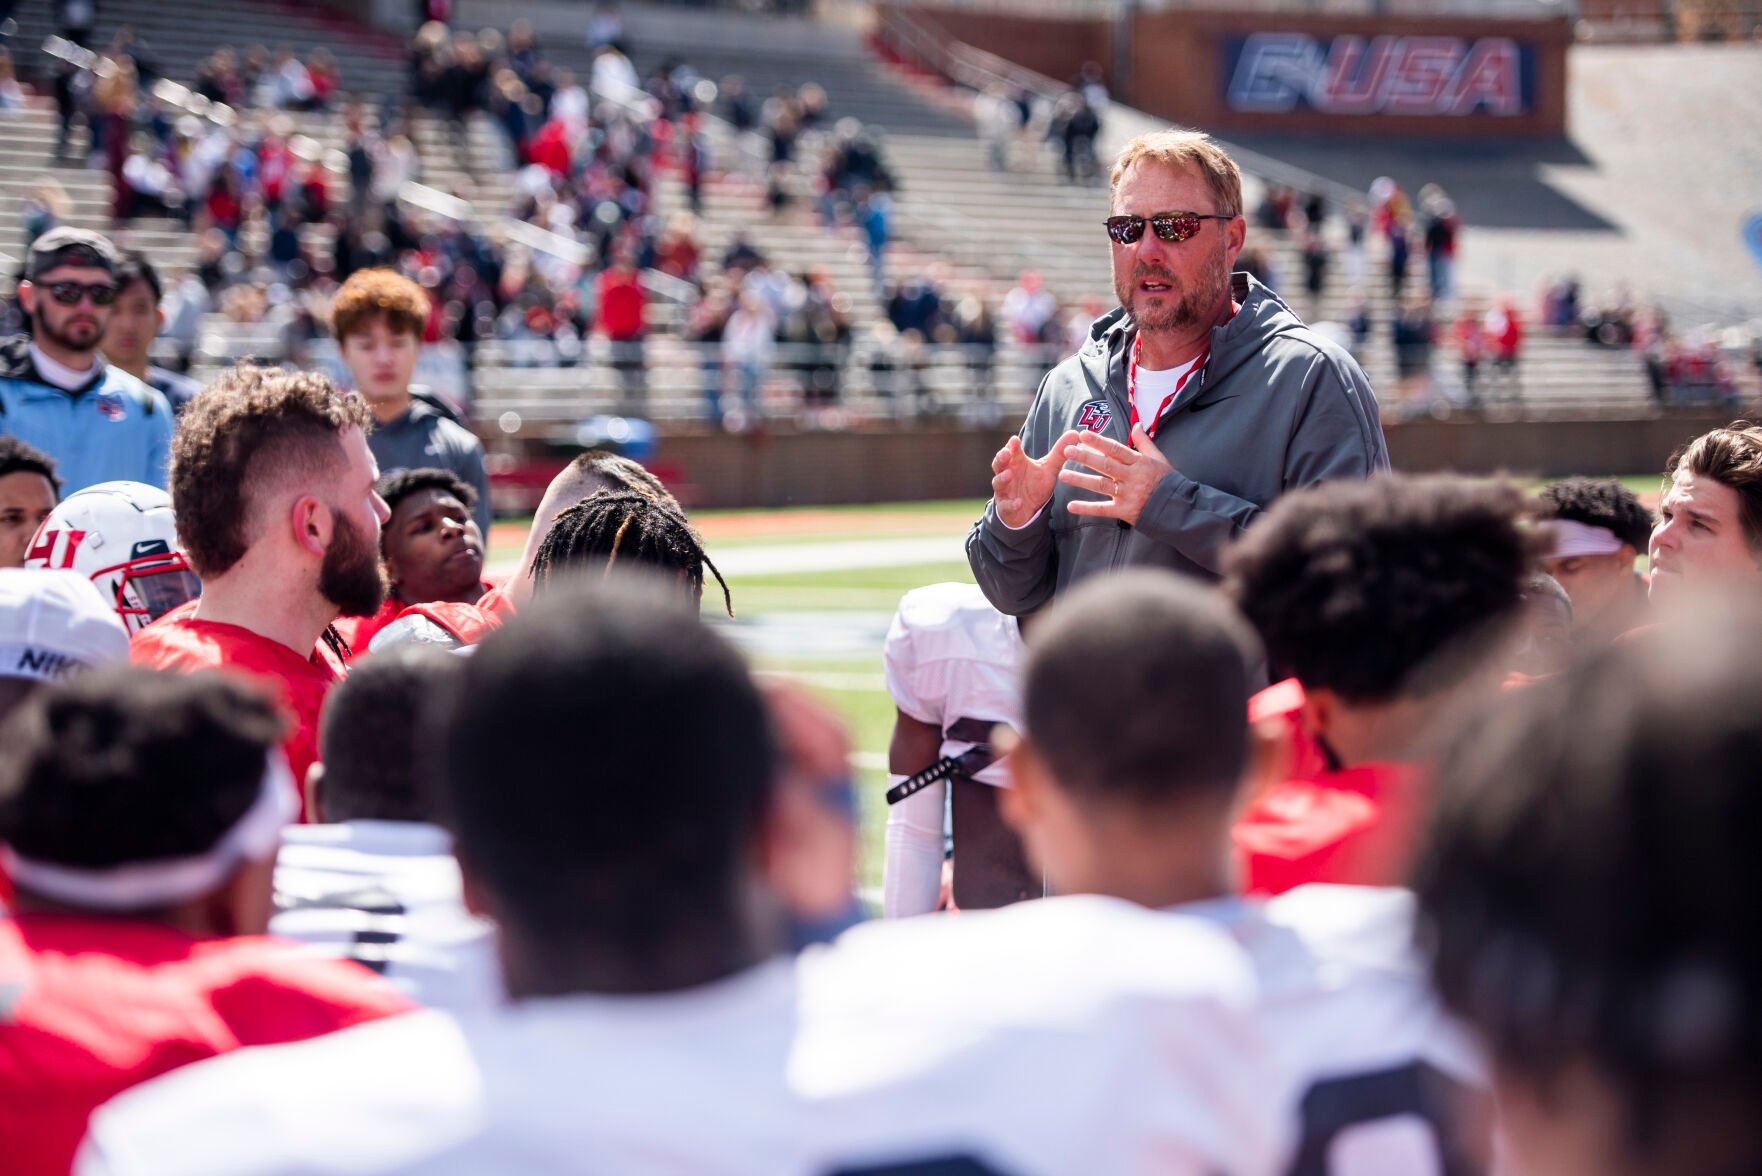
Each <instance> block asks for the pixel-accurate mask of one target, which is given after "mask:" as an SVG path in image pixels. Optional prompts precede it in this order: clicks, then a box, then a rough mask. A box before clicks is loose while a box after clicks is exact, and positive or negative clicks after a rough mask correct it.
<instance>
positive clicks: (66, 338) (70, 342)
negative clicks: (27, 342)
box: [31, 308, 104, 355]
mask: <svg viewBox="0 0 1762 1176" xmlns="http://www.w3.org/2000/svg"><path fill="white" fill-rule="evenodd" d="M49 314H50V312H49V310H48V309H47V308H42V309H40V310H39V312H38V313H37V314H36V315H35V316H34V318H33V319H32V321H31V329H32V330H33V331H34V332H35V333H36V334H39V335H41V336H43V337H44V338H45V339H47V340H49V341H50V342H51V343H53V344H55V345H56V346H57V347H60V348H61V349H63V350H64V351H71V352H74V353H75V354H80V353H84V354H88V355H89V354H91V353H92V352H94V351H96V350H98V344H99V342H100V341H102V340H103V338H104V324H102V323H100V322H99V321H98V320H97V319H95V318H92V317H89V316H88V317H85V318H83V319H82V320H81V321H78V322H75V321H73V320H74V319H75V318H76V315H73V314H70V315H68V318H67V321H66V322H62V323H55V322H51V321H50V319H49Z"/></svg>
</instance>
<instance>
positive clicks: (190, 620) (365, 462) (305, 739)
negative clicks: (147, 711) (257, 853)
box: [130, 364, 387, 780]
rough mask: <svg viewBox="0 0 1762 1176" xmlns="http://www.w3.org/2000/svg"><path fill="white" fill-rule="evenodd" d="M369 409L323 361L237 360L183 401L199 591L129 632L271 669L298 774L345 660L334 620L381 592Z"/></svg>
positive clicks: (153, 659) (161, 664)
mask: <svg viewBox="0 0 1762 1176" xmlns="http://www.w3.org/2000/svg"><path fill="white" fill-rule="evenodd" d="M371 420H372V417H371V415H370V414H369V413H368V411H367V406H366V405H365V404H364V403H362V401H361V399H360V397H358V396H354V395H347V396H345V395H343V394H342V393H340V392H338V391H337V389H336V387H335V386H334V385H333V384H331V382H330V381H329V380H328V379H326V378H325V377H323V376H321V375H317V374H314V373H311V372H289V371H280V370H273V369H269V368H257V367H250V366H246V365H243V364H241V365H240V366H238V367H235V368H233V369H232V370H231V371H228V372H225V373H223V374H222V375H221V376H220V377H218V378H217V379H216V380H215V381H214V382H213V383H212V384H210V385H209V388H208V391H207V393H206V394H204V395H201V396H198V397H196V398H195V399H194V400H192V401H191V402H190V406H189V408H187V409H186V410H185V411H184V415H183V418H182V420H181V422H180V423H179V425H178V430H177V436H176V437H175V438H174V440H173V443H172V461H171V497H172V504H173V506H174V507H175V509H176V511H177V527H178V536H179V538H180V539H181V540H182V546H183V550H184V551H185V553H186V554H187V555H188V557H189V561H190V566H191V567H192V568H193V569H195V572H196V574H197V575H199V576H201V577H202V595H201V597H200V598H199V599H198V600H197V601H196V602H195V603H194V607H193V608H183V609H178V610H176V611H174V612H173V613H172V614H170V615H168V616H166V617H164V618H162V619H161V620H160V621H158V622H157V623H156V624H153V625H151V626H149V627H148V628H146V629H144V630H142V631H141V632H140V633H138V634H136V636H135V639H134V646H133V648H132V650H131V651H130V657H131V658H132V659H133V660H134V662H135V663H136V664H137V665H145V666H148V667H150V668H153V669H170V670H179V671H189V670H196V669H207V668H213V669H226V670H228V671H232V672H237V673H242V674H249V675H251V676H253V677H257V678H261V679H265V680H268V681H269V682H271V683H273V685H274V686H275V688H276V691H277V693H278V695H279V697H280V698H281V700H282V702H283V704H284V705H285V706H286V707H287V708H288V710H289V711H290V712H291V714H292V715H293V717H294V725H293V730H292V733H291V734H290V735H289V737H288V741H287V744H286V752H287V758H288V766H289V769H290V771H291V772H292V774H293V777H294V779H295V780H304V779H305V778H306V771H307V769H308V768H310V767H311V766H312V764H313V762H314V761H315V760H316V759H317V758H318V713H319V709H320V707H321V706H322V705H323V703H324V696H325V694H326V693H327V692H328V691H329V690H330V688H331V687H332V686H333V685H335V684H336V683H337V682H339V681H341V680H342V677H343V675H344V674H346V673H347V672H348V650H347V647H346V646H344V644H343V642H342V640H341V638H339V637H338V636H337V635H336V633H335V632H334V631H333V630H332V627H331V622H332V621H334V620H336V619H337V617H339V616H372V615H373V613H374V612H376V611H377V610H378V609H379V606H380V604H381V602H382V601H383V600H384V599H385V585H384V584H383V583H382V582H381V580H380V575H379V528H380V525H381V524H382V523H384V522H385V519H386V516H387V512H386V509H385V503H384V502H383V501H381V500H380V497H379V494H378V491H377V484H378V481H379V469H378V467H377V466H376V465H375V464H374V461H373V454H372V453H371V452H370V451H369V450H368V448H367V434H366V429H367V428H368V427H369V425H370V422H371Z"/></svg>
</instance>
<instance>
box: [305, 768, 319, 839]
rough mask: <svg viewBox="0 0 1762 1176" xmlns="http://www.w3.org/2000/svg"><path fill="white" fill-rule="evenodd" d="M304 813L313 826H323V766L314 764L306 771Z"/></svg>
mask: <svg viewBox="0 0 1762 1176" xmlns="http://www.w3.org/2000/svg"><path fill="white" fill-rule="evenodd" d="M304 792H305V794H306V813H307V815H308V816H310V817H311V818H312V823H313V824H314V825H322V824H324V797H323V792H324V765H323V764H320V763H314V764H313V765H312V766H311V767H309V768H307V769H306V784H305V788H304Z"/></svg>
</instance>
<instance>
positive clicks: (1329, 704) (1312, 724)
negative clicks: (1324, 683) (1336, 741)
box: [1303, 687, 1340, 739]
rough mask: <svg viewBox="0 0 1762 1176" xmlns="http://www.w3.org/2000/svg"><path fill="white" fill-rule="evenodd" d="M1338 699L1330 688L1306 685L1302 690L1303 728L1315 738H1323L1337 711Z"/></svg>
mask: <svg viewBox="0 0 1762 1176" xmlns="http://www.w3.org/2000/svg"><path fill="white" fill-rule="evenodd" d="M1339 703H1340V700H1339V699H1337V698H1335V697H1334V692H1333V691H1332V690H1327V689H1322V688H1319V687H1318V688H1316V689H1314V690H1311V689H1309V688H1308V687H1305V688H1304V691H1303V729H1304V730H1305V731H1307V732H1308V733H1309V734H1311V735H1313V736H1315V737H1316V738H1317V739H1325V738H1326V737H1327V734H1328V731H1329V729H1330V728H1331V727H1332V726H1333V724H1334V720H1335V718H1336V717H1337V716H1338V713H1339Z"/></svg>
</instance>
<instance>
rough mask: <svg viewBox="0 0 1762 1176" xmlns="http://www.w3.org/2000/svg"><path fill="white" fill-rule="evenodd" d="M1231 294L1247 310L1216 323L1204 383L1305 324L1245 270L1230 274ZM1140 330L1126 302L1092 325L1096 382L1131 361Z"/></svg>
mask: <svg viewBox="0 0 1762 1176" xmlns="http://www.w3.org/2000/svg"><path fill="white" fill-rule="evenodd" d="M1230 296H1231V297H1232V298H1234V299H1235V300H1236V302H1237V303H1238V304H1239V305H1240V306H1241V308H1242V309H1240V310H1238V311H1237V312H1236V314H1235V316H1234V317H1233V318H1231V319H1230V321H1229V322H1227V323H1225V324H1224V325H1223V326H1221V327H1213V328H1212V331H1211V357H1210V358H1209V359H1208V360H1207V361H1206V365H1205V372H1204V374H1203V375H1202V376H1201V377H1200V381H1201V384H1200V386H1201V387H1204V386H1205V385H1206V384H1210V383H1213V382H1215V381H1217V380H1220V379H1222V378H1223V377H1225V376H1227V375H1229V374H1230V373H1231V372H1233V371H1235V370H1236V368H1237V367H1239V366H1240V365H1241V364H1242V362H1243V361H1244V360H1246V359H1248V358H1249V357H1250V356H1252V355H1254V354H1255V353H1256V352H1258V351H1259V350H1260V349H1261V348H1262V347H1264V346H1265V345H1266V341H1267V340H1268V339H1270V338H1273V337H1274V336H1277V335H1282V334H1285V333H1287V332H1290V331H1294V330H1298V329H1301V328H1302V327H1303V320H1302V319H1301V318H1299V317H1297V312H1296V311H1294V310H1292V309H1291V308H1290V307H1289V306H1287V305H1285V302H1284V300H1283V299H1281V298H1280V297H1279V296H1278V295H1277V294H1275V293H1273V292H1272V291H1271V290H1270V289H1268V288H1267V287H1266V286H1263V285H1261V283H1260V282H1259V280H1258V279H1256V278H1255V277H1254V275H1252V274H1250V273H1247V272H1246V271H1244V270H1237V271H1236V272H1235V273H1233V274H1231V275H1230ZM1137 329H1138V328H1137V324H1136V323H1134V322H1133V321H1132V316H1131V315H1130V314H1128V313H1127V312H1126V308H1125V307H1123V306H1116V307H1114V308H1113V309H1112V310H1110V311H1108V312H1107V313H1106V314H1104V315H1102V316H1101V317H1100V318H1098V319H1096V320H1095V321H1094V322H1093V323H1091V324H1090V325H1089V340H1088V342H1086V343H1085V344H1084V345H1083V349H1082V351H1080V352H1079V353H1078V354H1079V356H1080V357H1081V360H1082V364H1083V367H1084V369H1085V370H1086V371H1087V372H1088V373H1089V375H1090V377H1091V379H1093V380H1094V381H1095V384H1096V386H1098V387H1106V386H1107V376H1108V369H1109V368H1110V367H1111V366H1112V365H1113V364H1114V363H1115V362H1116V361H1117V362H1121V363H1123V362H1124V361H1125V359H1124V357H1125V355H1126V349H1127V347H1129V346H1130V345H1131V341H1132V339H1133V338H1134V337H1135V336H1136V334H1137Z"/></svg>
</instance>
